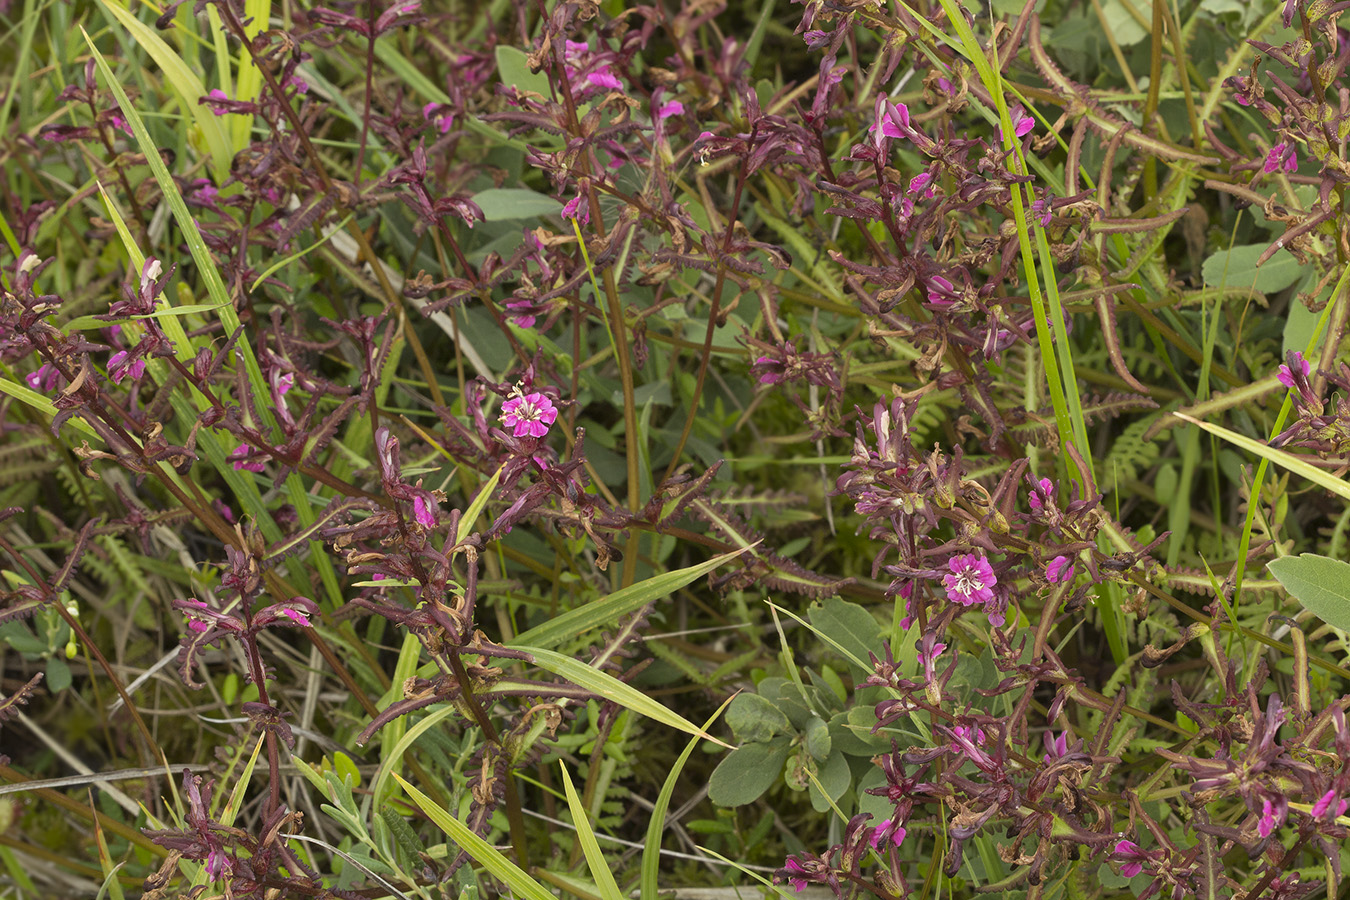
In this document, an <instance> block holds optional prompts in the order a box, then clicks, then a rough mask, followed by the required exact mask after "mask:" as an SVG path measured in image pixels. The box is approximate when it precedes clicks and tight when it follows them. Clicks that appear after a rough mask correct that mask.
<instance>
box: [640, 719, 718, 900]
mask: <svg viewBox="0 0 1350 900" xmlns="http://www.w3.org/2000/svg"><path fill="white" fill-rule="evenodd" d="M734 699H736V695H735V694H733V695H732V696H730V697H728V698H727V699H726V700H725V701H723V703H722V705H721V706H719V707H718V708H717V712H715V713H713V714H712V715H711V716H709V717H708V721H706V722H704V723H703V730H704V731H707V730H708V729H709V728H711V727H712V726H713V723H714V722H716V721H717V720H718V719H720V718H721V717H722V713H724V712H726V710H727V707H728V706H730V705H731V701H732V700H734ZM698 741H699V739H698V738H691V739H690V741H689V743H687V744H685V745H684V752H683V753H681V754H680V756H679V758H678V759H676V760H675V765H674V766H672V767H671V770H670V774H669V775H667V776H666V780H665V783H664V784H662V785H661V793H660V794H658V795H657V796H656V804H655V805H654V806H652V817H651V818H650V819H649V820H648V821H647V837H646V839H645V840H644V841H643V848H642V881H641V884H642V888H641V895H640V897H639V900H657V896H656V894H657V890H658V884H657V875H658V874H659V873H660V870H661V835H662V834H663V833H664V832H665V830H666V811H667V810H668V809H670V798H671V797H672V796H674V794H675V784H676V782H678V781H679V779H680V773H681V772H683V771H684V764H685V763H687V762H688V761H689V757H690V756H691V755H692V754H693V752H694V748H695V747H697V746H698Z"/></svg>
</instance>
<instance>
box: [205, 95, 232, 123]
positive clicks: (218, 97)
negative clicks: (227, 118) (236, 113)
mask: <svg viewBox="0 0 1350 900" xmlns="http://www.w3.org/2000/svg"><path fill="white" fill-rule="evenodd" d="M206 96H208V97H210V98H211V99H212V100H223V101H225V102H226V103H228V102H230V95H229V94H227V93H225V92H224V91H222V90H221V89H220V88H212V89H211V90H209V91H207V92H206ZM211 112H213V113H215V114H216V115H218V116H223V115H225V114H226V113H227V112H229V110H227V109H224V108H223V107H220V106H213V107H211Z"/></svg>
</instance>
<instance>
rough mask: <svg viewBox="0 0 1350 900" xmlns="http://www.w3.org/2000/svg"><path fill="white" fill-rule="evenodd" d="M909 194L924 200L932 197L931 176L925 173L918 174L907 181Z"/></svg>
mask: <svg viewBox="0 0 1350 900" xmlns="http://www.w3.org/2000/svg"><path fill="white" fill-rule="evenodd" d="M909 193H911V194H913V195H914V196H916V197H919V196H922V197H923V198H924V199H925V200H927V199H929V198H930V197H932V196H933V193H934V192H933V176H932V175H929V174H928V173H927V172H920V173H919V174H918V175H915V176H914V177H913V178H911V179H910V180H909Z"/></svg>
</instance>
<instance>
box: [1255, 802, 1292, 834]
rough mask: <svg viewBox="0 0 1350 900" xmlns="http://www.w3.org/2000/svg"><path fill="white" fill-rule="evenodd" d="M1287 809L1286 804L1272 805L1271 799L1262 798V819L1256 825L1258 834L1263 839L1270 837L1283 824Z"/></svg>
mask: <svg viewBox="0 0 1350 900" xmlns="http://www.w3.org/2000/svg"><path fill="white" fill-rule="evenodd" d="M1286 811H1287V807H1286V806H1285V804H1284V803H1279V804H1275V803H1271V802H1270V798H1269V797H1262V798H1261V818H1260V819H1259V820H1258V821H1257V823H1256V833H1257V834H1259V835H1261V837H1263V838H1264V837H1270V836H1271V834H1272V833H1274V831H1275V829H1276V828H1278V827H1279V826H1280V825H1281V824H1282V823H1283V822H1284V817H1285V813H1286Z"/></svg>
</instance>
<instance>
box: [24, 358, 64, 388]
mask: <svg viewBox="0 0 1350 900" xmlns="http://www.w3.org/2000/svg"><path fill="white" fill-rule="evenodd" d="M60 379H61V373H60V372H59V371H57V369H56V366H54V365H52V364H51V363H43V364H42V366H41V368H39V369H38V370H37V371H36V372H30V373H28V374H27V375H25V376H24V379H23V380H24V381H26V382H27V383H28V386H29V387H30V388H32V389H33V390H35V391H42V392H43V393H44V394H45V393H47V392H49V391H51V390H52V389H53V388H55V387H56V385H57V382H59V381H60Z"/></svg>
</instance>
